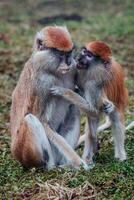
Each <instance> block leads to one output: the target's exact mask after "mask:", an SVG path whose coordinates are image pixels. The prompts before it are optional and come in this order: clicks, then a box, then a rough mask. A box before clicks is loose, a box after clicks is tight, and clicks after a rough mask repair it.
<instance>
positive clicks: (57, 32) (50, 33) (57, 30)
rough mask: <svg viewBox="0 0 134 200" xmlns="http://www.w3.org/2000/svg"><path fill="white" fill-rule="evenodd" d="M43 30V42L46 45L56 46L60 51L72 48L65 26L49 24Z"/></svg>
mask: <svg viewBox="0 0 134 200" xmlns="http://www.w3.org/2000/svg"><path fill="white" fill-rule="evenodd" d="M43 32H44V35H45V37H44V38H45V41H44V43H45V45H46V46H47V47H50V48H51V47H53V48H57V49H59V50H62V51H70V50H71V49H72V47H73V43H72V41H71V38H70V35H69V34H68V32H67V30H66V28H63V27H62V28H61V27H52V26H49V27H46V28H44V29H43ZM61 35H62V37H61Z"/></svg>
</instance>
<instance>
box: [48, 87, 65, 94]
mask: <svg viewBox="0 0 134 200" xmlns="http://www.w3.org/2000/svg"><path fill="white" fill-rule="evenodd" d="M50 92H51V94H53V95H62V94H63V92H62V89H61V88H60V87H56V86H55V87H52V88H51V89H50Z"/></svg>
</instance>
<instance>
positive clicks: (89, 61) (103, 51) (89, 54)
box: [77, 40, 112, 69]
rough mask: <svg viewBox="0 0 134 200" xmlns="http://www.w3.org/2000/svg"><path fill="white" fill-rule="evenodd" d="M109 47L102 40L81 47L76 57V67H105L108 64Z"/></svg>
mask: <svg viewBox="0 0 134 200" xmlns="http://www.w3.org/2000/svg"><path fill="white" fill-rule="evenodd" d="M111 54H112V52H111V49H110V47H109V46H108V45H107V44H106V43H104V42H102V41H99V40H98V41H93V42H90V43H88V44H87V45H86V46H85V47H83V48H82V49H81V52H80V55H79V57H78V62H77V68H78V69H89V68H90V67H94V66H97V65H99V64H101V65H103V66H104V67H105V68H107V67H108V66H110V56H111Z"/></svg>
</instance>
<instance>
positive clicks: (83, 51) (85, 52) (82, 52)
mask: <svg viewBox="0 0 134 200" xmlns="http://www.w3.org/2000/svg"><path fill="white" fill-rule="evenodd" d="M81 54H82V55H85V54H87V50H86V48H85V47H83V48H82V49H81Z"/></svg>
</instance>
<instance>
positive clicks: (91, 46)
mask: <svg viewBox="0 0 134 200" xmlns="http://www.w3.org/2000/svg"><path fill="white" fill-rule="evenodd" d="M86 48H87V49H88V50H90V51H91V52H93V53H94V54H95V55H98V56H100V57H101V58H102V59H103V60H105V61H107V60H109V58H110V56H111V54H112V52H111V49H110V48H109V46H108V45H107V44H106V43H104V42H102V41H100V40H98V41H93V42H90V43H88V44H87V45H86Z"/></svg>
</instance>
